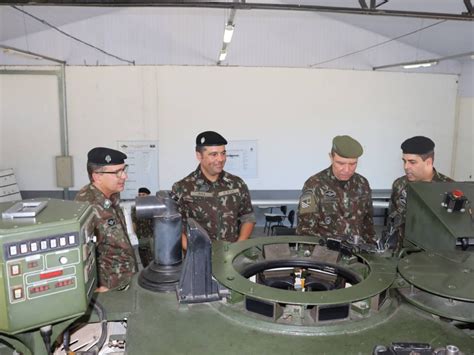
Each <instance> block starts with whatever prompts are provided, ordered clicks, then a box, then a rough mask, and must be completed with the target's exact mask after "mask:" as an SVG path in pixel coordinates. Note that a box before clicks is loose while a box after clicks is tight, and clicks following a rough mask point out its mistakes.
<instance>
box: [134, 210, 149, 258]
mask: <svg viewBox="0 0 474 355" xmlns="http://www.w3.org/2000/svg"><path fill="white" fill-rule="evenodd" d="M132 222H133V224H134V226H135V233H136V234H137V238H138V253H139V254H140V259H141V260H142V264H143V266H144V267H147V266H148V264H150V263H151V262H152V261H153V248H154V246H153V242H154V239H153V219H150V218H140V219H139V218H137V210H136V209H135V207H133V208H132Z"/></svg>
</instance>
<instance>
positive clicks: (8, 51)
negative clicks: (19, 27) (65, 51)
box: [3, 48, 43, 60]
mask: <svg viewBox="0 0 474 355" xmlns="http://www.w3.org/2000/svg"><path fill="white" fill-rule="evenodd" d="M3 53H5V54H11V55H17V56H20V57H23V58H28V59H36V60H41V59H43V58H41V57H39V56H37V55H34V54H29V53H25V52H20V51H17V50H15V49H12V48H4V49H3Z"/></svg>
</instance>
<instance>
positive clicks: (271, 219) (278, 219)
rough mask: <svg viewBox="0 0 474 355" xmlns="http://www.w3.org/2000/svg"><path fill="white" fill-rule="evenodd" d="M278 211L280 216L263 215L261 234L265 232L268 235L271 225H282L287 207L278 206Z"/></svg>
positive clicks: (273, 214)
mask: <svg viewBox="0 0 474 355" xmlns="http://www.w3.org/2000/svg"><path fill="white" fill-rule="evenodd" d="M280 211H281V213H282V214H276V213H264V216H265V226H264V227H263V232H264V233H265V232H267V235H270V231H271V226H272V224H274V223H276V224H277V225H281V224H282V223H283V220H284V219H285V218H286V211H287V207H286V206H280Z"/></svg>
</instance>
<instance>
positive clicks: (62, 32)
mask: <svg viewBox="0 0 474 355" xmlns="http://www.w3.org/2000/svg"><path fill="white" fill-rule="evenodd" d="M11 7H12V8H14V9H15V10H17V11H20V12H22V13H23V14H25V15H27V16H30V17H31V18H33V19H35V20H36V21H38V22H41V23H42V24H43V25H45V26H48V27H50V28H52V29H53V30H56V31H58V32H59V33H61V34H62V35H64V36H66V37H69V38H71V39H73V40H75V41H77V42H79V43H82V44H84V45H86V46H88V47H91V48H93V49H95V50H97V51H99V52H101V53H103V54H105V55H108V56H109V57H112V58H115V59H118V60H120V61H122V62H126V63H129V64H133V65H135V61H134V60H128V59H124V58H121V57H119V56H116V55H115V54H112V53H109V52H107V51H105V50H103V49H102V48H99V47H96V46H94V45H93V44H90V43H87V42H85V41H83V40H82V39H79V38H77V37H74V36H72V35H70V34H69V33H67V32H65V31H63V30H61V29H60V28H58V27H56V26H54V25H52V24H50V23H49V22H47V21H46V20H43V19H41V18H39V17H36V16H35V15H33V14H31V13H29V12H28V11H25V10H23V9H20V8H19V7H17V6H15V5H11Z"/></svg>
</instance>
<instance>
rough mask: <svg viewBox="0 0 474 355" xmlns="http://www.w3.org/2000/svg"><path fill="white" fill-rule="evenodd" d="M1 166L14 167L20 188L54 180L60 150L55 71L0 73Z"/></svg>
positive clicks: (45, 186) (50, 183)
mask: <svg viewBox="0 0 474 355" xmlns="http://www.w3.org/2000/svg"><path fill="white" fill-rule="evenodd" d="M0 87H1V88H2V89H1V95H2V96H1V101H2V105H1V111H0V117H1V119H0V125H1V127H2V130H1V131H0V133H1V136H0V137H1V139H0V147H1V148H0V153H1V154H2V155H1V156H0V157H1V160H0V162H1V163H0V169H5V168H13V169H14V171H15V174H16V178H17V183H18V186H19V187H20V189H21V190H33V189H34V190H49V189H52V188H53V187H54V186H55V184H56V170H55V156H57V155H60V154H61V145H60V135H59V106H58V81H57V77H56V76H55V75H0Z"/></svg>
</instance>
